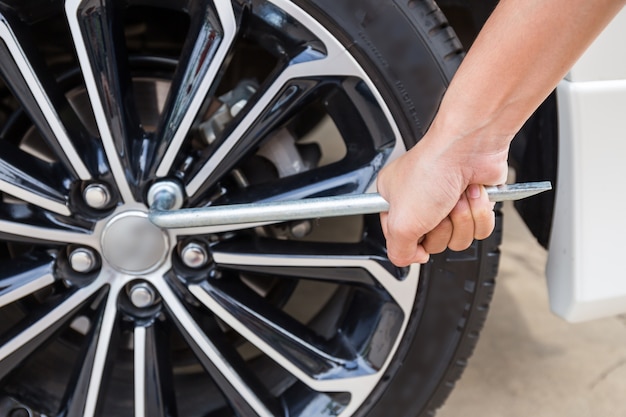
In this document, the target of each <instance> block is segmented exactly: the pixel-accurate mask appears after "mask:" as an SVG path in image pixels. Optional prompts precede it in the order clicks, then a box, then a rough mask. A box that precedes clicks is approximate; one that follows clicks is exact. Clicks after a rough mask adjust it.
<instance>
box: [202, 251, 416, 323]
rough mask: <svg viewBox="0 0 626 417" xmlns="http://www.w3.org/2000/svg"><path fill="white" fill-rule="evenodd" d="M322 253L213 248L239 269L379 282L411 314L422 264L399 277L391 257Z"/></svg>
mask: <svg viewBox="0 0 626 417" xmlns="http://www.w3.org/2000/svg"><path fill="white" fill-rule="evenodd" d="M316 247H317V246H316ZM321 247H322V246H320V248H321ZM311 251H314V250H313V249H312V250H311ZM319 252H320V253H319V254H318V255H297V254H287V253H284V254H278V253H267V254H259V253H254V252H252V251H250V252H248V253H246V251H245V249H244V248H240V249H238V250H237V251H221V250H220V248H219V246H218V247H217V248H216V250H214V251H213V260H214V262H215V263H216V264H217V265H219V266H220V267H224V268H234V269H237V270H244V271H245V270H249V271H256V272H260V273H264V272H265V273H267V272H270V273H272V274H278V275H292V276H295V277H303V278H310V279H319V280H326V281H332V282H343V283H356V284H361V285H370V286H373V285H380V286H381V287H382V288H384V289H385V291H387V293H388V294H389V295H390V296H391V297H392V298H393V299H394V300H395V302H396V303H397V304H398V305H399V306H400V308H402V310H403V311H404V313H405V314H409V313H410V309H411V306H412V303H413V301H414V299H415V291H416V290H417V280H418V277H419V266H417V265H415V266H411V268H410V270H409V271H408V273H407V275H406V276H405V275H404V274H402V276H398V275H394V274H392V273H391V272H390V270H393V269H396V272H397V273H399V272H400V271H399V270H398V269H397V268H395V267H393V265H391V263H390V262H389V260H388V259H386V258H383V257H380V256H364V255H352V256H351V255H349V254H347V253H346V254H343V255H333V254H330V253H324V251H323V250H320V251H319ZM346 252H348V250H346ZM355 271H362V272H363V273H359V272H355Z"/></svg>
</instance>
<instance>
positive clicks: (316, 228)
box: [0, 0, 419, 417]
mask: <svg viewBox="0 0 626 417" xmlns="http://www.w3.org/2000/svg"><path fill="white" fill-rule="evenodd" d="M5 3H9V2H3V3H2V5H0V9H1V12H2V18H1V22H0V37H1V39H2V41H3V42H1V43H0V72H1V77H2V80H3V85H2V86H1V87H2V91H1V95H2V96H1V97H0V98H1V99H2V103H1V104H2V108H1V109H0V115H1V117H2V119H1V120H0V121H1V122H2V130H1V131H0V135H1V136H0V140H1V141H2V142H0V144H1V145H0V164H1V167H0V192H1V193H2V204H1V205H0V235H1V237H2V242H1V243H0V255H1V256H0V284H1V286H0V317H1V318H0V411H2V412H6V413H7V414H8V413H10V412H22V411H23V412H26V413H30V414H25V415H34V416H39V415H47V416H49V415H58V416H67V417H71V416H96V415H115V416H118V415H119V416H126V415H135V416H150V417H153V416H157V417H158V416H174V415H181V416H186V415H204V416H223V415H233V414H235V415H242V416H275V415H289V416H312V415H341V416H347V415H352V414H353V413H354V412H355V411H356V410H357V409H358V408H359V407H361V406H362V405H363V403H364V402H365V400H366V399H367V397H368V396H369V395H370V394H371V392H372V391H373V390H374V388H375V387H376V386H377V385H378V384H379V383H380V382H381V380H382V378H383V377H384V375H385V370H386V369H387V367H388V365H389V363H390V362H391V360H392V357H393V355H394V353H395V352H396V350H397V348H398V346H399V344H400V342H401V340H402V338H403V335H404V334H405V331H406V328H407V324H408V319H409V316H410V313H411V311H412V309H413V305H414V302H415V295H416V291H417V281H418V272H419V271H418V268H416V267H412V268H408V269H406V268H405V269H402V268H396V267H394V266H393V265H392V264H391V263H390V262H389V261H388V259H387V258H386V256H385V249H384V240H383V237H382V234H381V232H380V225H379V224H378V219H377V216H357V217H353V218H349V219H330V220H328V221H305V222H291V223H284V224H276V225H269V226H268V225H263V226H261V225H243V226H242V225H230V226H220V227H205V228H199V229H174V230H161V229H159V228H157V227H156V226H153V225H152V224H151V223H150V222H149V221H148V219H147V212H148V203H147V201H148V196H149V195H150V193H151V192H154V190H155V189H158V188H159V187H163V186H165V187H173V188H175V189H177V191H179V192H180V194H181V195H182V196H183V198H182V200H181V202H180V203H181V205H183V206H185V207H199V206H206V205H224V204H233V203H241V202H257V201H270V200H278V199H286V198H306V197H317V196H325V195H336V194H346V193H362V192H365V191H367V190H368V189H370V188H371V187H372V184H373V180H374V178H375V175H376V172H377V171H378V170H379V169H380V167H381V166H382V165H383V164H384V163H385V162H386V161H388V160H389V159H390V158H393V157H394V156H395V155H396V154H400V153H402V152H404V151H405V147H404V144H403V143H402V141H401V140H400V139H399V134H398V131H397V128H396V126H395V125H394V122H393V119H392V117H391V115H390V112H389V110H388V109H387V107H386V106H385V104H384V100H383V99H382V98H381V95H380V94H379V92H378V91H377V90H376V88H375V86H374V85H373V83H372V82H371V80H370V79H369V77H368V76H367V73H366V71H365V70H364V69H363V67H362V66H361V65H360V64H359V63H358V62H357V61H356V60H355V59H354V58H353V57H352V56H351V55H350V54H349V53H348V52H347V50H346V49H345V47H344V46H343V45H341V44H340V43H339V41H338V40H337V39H336V38H335V37H334V36H333V35H331V34H330V32H328V31H327V30H326V29H325V28H324V27H323V26H321V25H320V24H319V23H318V22H317V21H316V20H315V19H314V18H312V17H311V15H309V14H307V13H306V12H304V11H303V10H302V9H300V8H299V7H298V6H297V5H295V4H293V3H291V2H290V1H286V0H272V1H261V0H253V1H236V0H234V1H232V2H229V1H216V2H213V1H209V0H203V1H191V0H189V1H181V0H163V1H159V2H155V3H158V7H156V6H146V5H145V3H148V2H146V1H139V0H137V1H126V2H116V1H113V0H97V1H96V0H67V1H65V2H62V1H58V2H45V3H46V6H45V7H43V6H42V10H32V7H33V5H35V4H36V2H32V3H31V2H21V1H16V2H14V3H15V4H12V5H11V6H8V5H6V4H5ZM29 3H30V5H29ZM122 3H123V4H124V6H123V7H122V5H121V4H122ZM29 7H30V9H29ZM147 15H149V16H150V17H149V18H148V17H146V16H147ZM59 22H60V23H59ZM168 22H170V23H171V22H177V23H176V25H174V23H172V25H173V27H174V26H175V27H176V28H179V27H182V28H184V30H178V29H172V30H173V31H174V32H176V33H174V34H173V35H172V37H173V38H176V39H178V42H172V45H169V44H168V45H166V46H165V47H164V46H163V44H160V43H159V42H156V41H154V42H153V41H150V40H148V41H146V40H145V39H146V38H149V36H148V35H150V34H151V33H153V32H154V30H155V28H158V27H159V25H162V24H164V23H168ZM179 23H180V25H178V24H179ZM50 28H52V29H50ZM51 31H52V32H54V34H55V36H59V37H58V38H55V40H54V41H53V42H51V41H50V39H48V40H47V42H46V41H42V39H44V38H45V37H46V36H48V37H49V36H50V34H51ZM137 34H138V35H137ZM42 42H43V43H42ZM56 43H58V45H57V44H56ZM155 45H156V46H155ZM64 46H66V48H65V49H64ZM164 50H165V51H166V52H163V51H164ZM15 410H17V411H15ZM20 410H22V411H20Z"/></svg>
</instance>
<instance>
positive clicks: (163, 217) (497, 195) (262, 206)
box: [148, 181, 552, 229]
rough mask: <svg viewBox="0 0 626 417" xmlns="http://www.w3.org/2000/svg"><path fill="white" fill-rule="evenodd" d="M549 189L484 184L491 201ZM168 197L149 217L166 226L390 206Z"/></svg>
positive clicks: (367, 197) (355, 198) (344, 200)
mask: <svg viewBox="0 0 626 417" xmlns="http://www.w3.org/2000/svg"><path fill="white" fill-rule="evenodd" d="M551 189H552V185H551V183H550V181H542V182H528V183H518V184H505V185H498V186H485V190H486V191H487V194H488V195H489V200H490V201H493V202H499V201H507V200H520V199H522V198H526V197H530V196H533V195H535V194H539V193H542V192H544V191H548V190H551ZM171 200H172V199H171V198H170V197H169V196H167V195H166V193H160V194H158V195H157V196H156V197H155V199H154V202H153V203H152V204H151V210H150V213H149V215H148V218H149V219H150V221H151V222H152V223H154V224H155V225H157V226H159V227H161V228H165V229H180V228H193V227H205V226H223V225H230V224H247V223H250V224H258V223H279V222H286V221H291V220H304V219H313V218H321V217H337V216H350V215H356V214H372V213H380V212H384V211H388V210H389V203H387V201H385V199H383V198H382V197H381V195H380V194H377V193H367V194H349V195H341V196H335V197H319V198H305V199H302V200H290V201H271V202H261V203H250V204H233V205H224V206H215V207H201V208H189V209H179V210H170V208H171Z"/></svg>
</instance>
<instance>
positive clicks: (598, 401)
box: [437, 203, 626, 417]
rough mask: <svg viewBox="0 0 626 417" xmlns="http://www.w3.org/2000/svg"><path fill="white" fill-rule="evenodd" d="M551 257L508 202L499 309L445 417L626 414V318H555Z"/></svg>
mask: <svg viewBox="0 0 626 417" xmlns="http://www.w3.org/2000/svg"><path fill="white" fill-rule="evenodd" d="M625 256H626V254H625ZM546 258H547V252H546V251H545V250H544V249H543V248H542V247H540V246H539V245H538V244H537V243H536V241H535V239H534V237H533V236H532V235H531V234H530V233H529V232H528V230H527V229H526V227H525V226H524V224H523V223H522V220H521V219H520V218H519V216H518V215H517V212H516V211H515V210H514V209H513V207H512V204H510V203H507V204H505V208H504V241H503V244H502V258H501V264H500V273H499V275H498V278H497V285H496V291H495V296H494V300H493V303H492V305H491V312H490V313H489V317H488V319H487V323H486V325H485V328H484V330H483V332H482V335H481V337H480V339H479V342H478V346H477V348H476V351H475V353H474V355H473V356H472V357H471V358H470V361H469V365H468V368H467V369H466V371H465V373H464V374H463V376H462V377H461V380H460V381H459V382H458V383H457V386H456V388H455V389H454V390H453V391H452V394H451V396H450V397H449V399H448V401H447V402H446V404H445V405H444V406H443V407H442V408H441V409H440V411H439V413H438V414H437V416H438V417H459V416H463V417H479V416H480V417H502V416H506V417H529V416H532V417H592V416H593V417H596V416H601V417H624V416H626V401H624V394H625V393H626V317H624V316H621V317H612V318H608V319H602V320H596V321H592V322H588V323H579V324H570V323H566V322H565V321H563V320H562V319H560V318H558V317H556V316H555V315H553V314H552V313H551V312H550V308H549V305H548V295H547V288H546V281H545V277H544V268H545V264H546Z"/></svg>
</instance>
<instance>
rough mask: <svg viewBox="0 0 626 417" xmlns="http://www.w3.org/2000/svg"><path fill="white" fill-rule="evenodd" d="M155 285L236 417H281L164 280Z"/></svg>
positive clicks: (156, 282)
mask: <svg viewBox="0 0 626 417" xmlns="http://www.w3.org/2000/svg"><path fill="white" fill-rule="evenodd" d="M153 284H154V285H155V287H156V288H157V290H158V291H159V293H160V295H161V297H162V298H163V301H164V303H165V305H166V307H167V310H168V311H169V316H170V318H171V319H172V321H173V322H174V323H175V325H176V327H177V328H178V329H179V331H180V332H181V333H182V335H183V337H184V338H185V339H186V340H187V342H188V343H189V345H190V347H191V348H192V350H193V351H194V353H195V354H196V356H197V358H198V360H199V361H200V363H201V364H202V366H203V367H204V368H205V369H206V371H207V372H208V373H209V374H210V376H211V378H212V379H213V380H214V381H215V382H216V384H217V385H218V386H219V387H220V389H221V390H222V392H223V393H224V396H225V397H226V399H227V400H228V401H229V404H230V406H231V407H232V408H233V409H234V411H235V413H236V414H237V415H240V416H246V417H248V416H250V417H252V416H259V417H272V416H276V415H280V414H282V413H279V412H278V410H279V408H278V405H277V404H275V403H274V402H273V401H271V400H269V399H268V398H267V397H266V395H264V394H263V393H262V392H260V390H259V388H258V387H255V386H251V385H250V382H249V380H248V381H247V380H246V379H245V378H243V377H242V376H241V375H240V374H239V373H238V372H237V370H236V369H235V368H234V367H233V363H232V362H231V361H229V360H228V359H227V358H226V357H224V355H223V354H222V352H221V351H220V350H219V349H218V348H217V347H216V346H215V344H214V343H213V341H212V340H211V339H210V338H208V337H207V335H206V334H205V333H204V331H203V330H202V329H201V328H200V327H199V325H198V324H197V323H196V321H195V320H194V319H193V317H192V316H191V315H190V314H189V312H188V311H187V309H186V308H185V306H184V305H183V304H182V303H181V302H180V301H179V299H178V296H177V295H176V294H175V293H174V292H173V291H172V290H171V289H170V288H169V286H168V284H167V283H166V282H165V281H164V280H158V281H154V282H153Z"/></svg>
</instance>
